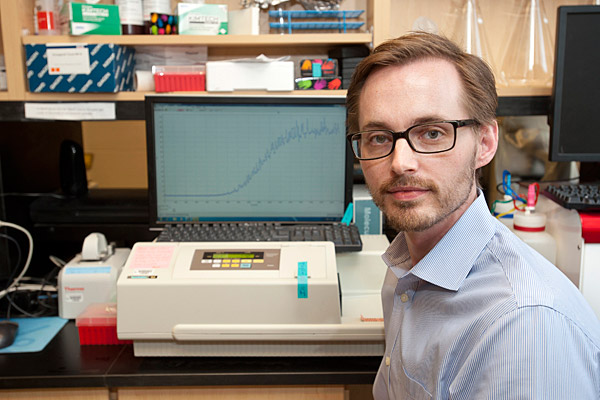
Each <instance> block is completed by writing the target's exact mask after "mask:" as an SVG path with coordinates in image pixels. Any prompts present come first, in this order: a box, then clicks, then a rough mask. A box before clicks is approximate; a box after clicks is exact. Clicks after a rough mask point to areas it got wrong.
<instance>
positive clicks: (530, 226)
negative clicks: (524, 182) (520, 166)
mask: <svg viewBox="0 0 600 400" xmlns="http://www.w3.org/2000/svg"><path fill="white" fill-rule="evenodd" d="M535 197H536V196H535V193H534V192H533V191H532V187H531V186H530V188H529V193H528V196H527V207H525V211H515V214H514V218H513V231H514V232H515V234H516V235H517V236H518V237H520V238H521V240H523V241H524V242H525V243H527V244H528V245H529V246H531V247H532V248H533V249H534V250H536V251H537V252H538V253H540V254H541V255H543V256H544V257H546V259H547V260H548V261H550V262H551V263H552V264H556V240H554V237H553V236H552V235H550V234H549V233H548V232H546V214H544V213H538V212H535V200H534V198H535Z"/></svg>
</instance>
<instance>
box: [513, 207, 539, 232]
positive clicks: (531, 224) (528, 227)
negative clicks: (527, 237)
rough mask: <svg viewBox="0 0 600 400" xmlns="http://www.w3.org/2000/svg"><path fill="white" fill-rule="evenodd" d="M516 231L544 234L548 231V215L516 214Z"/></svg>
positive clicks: (514, 222)
mask: <svg viewBox="0 0 600 400" xmlns="http://www.w3.org/2000/svg"><path fill="white" fill-rule="evenodd" d="M513 225H514V228H515V230H518V231H523V232H543V231H544V230H545V229H546V214H543V213H535V212H523V211H517V212H515V216H514V219H513Z"/></svg>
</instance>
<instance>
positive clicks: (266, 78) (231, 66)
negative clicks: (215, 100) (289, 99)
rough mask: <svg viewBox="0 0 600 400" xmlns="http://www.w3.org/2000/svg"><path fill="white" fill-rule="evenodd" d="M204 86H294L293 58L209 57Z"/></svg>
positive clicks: (226, 89) (218, 88)
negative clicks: (228, 58)
mask: <svg viewBox="0 0 600 400" xmlns="http://www.w3.org/2000/svg"><path fill="white" fill-rule="evenodd" d="M206 90H207V91H209V92H210V91H214V92H231V91H234V90H272V91H288V90H294V62H293V61H271V62H261V61H209V62H207V63H206Z"/></svg>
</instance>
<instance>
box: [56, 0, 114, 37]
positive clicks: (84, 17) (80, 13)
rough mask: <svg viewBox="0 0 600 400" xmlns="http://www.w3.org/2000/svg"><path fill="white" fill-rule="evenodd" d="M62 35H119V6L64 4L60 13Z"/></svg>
mask: <svg viewBox="0 0 600 400" xmlns="http://www.w3.org/2000/svg"><path fill="white" fill-rule="evenodd" d="M60 25H61V31H62V32H63V33H68V34H70V35H120V34H121V19H120V18H119V6H116V5H110V4H87V3H73V2H69V3H65V5H64V6H63V8H62V10H61V12H60Z"/></svg>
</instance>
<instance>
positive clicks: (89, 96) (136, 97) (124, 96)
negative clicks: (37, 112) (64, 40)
mask: <svg viewBox="0 0 600 400" xmlns="http://www.w3.org/2000/svg"><path fill="white" fill-rule="evenodd" d="M1 94H2V93H1V92H0V96H1ZM155 94H158V95H167V96H168V95H183V96H228V95H232V96H238V95H257V96H289V95H293V96H346V91H345V90H293V91H289V92H267V91H261V90H256V91H243V92H211V93H209V92H168V93H156V92H119V93H29V92H27V93H26V94H25V101H40V102H44V101H47V102H57V101H75V102H76V101H144V97H145V96H146V95H155ZM0 100H2V97H0Z"/></svg>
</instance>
